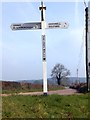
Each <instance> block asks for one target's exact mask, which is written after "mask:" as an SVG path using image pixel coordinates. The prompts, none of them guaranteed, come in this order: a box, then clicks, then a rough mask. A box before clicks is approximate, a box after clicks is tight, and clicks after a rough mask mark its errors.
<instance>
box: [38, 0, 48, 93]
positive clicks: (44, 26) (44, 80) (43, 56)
mask: <svg viewBox="0 0 90 120" xmlns="http://www.w3.org/2000/svg"><path fill="white" fill-rule="evenodd" d="M39 9H40V10H41V29H42V62H43V93H44V95H47V62H46V35H45V28H46V22H45V10H46V7H45V6H44V3H43V2H41V7H39Z"/></svg>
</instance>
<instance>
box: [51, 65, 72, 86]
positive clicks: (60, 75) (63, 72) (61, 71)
mask: <svg viewBox="0 0 90 120" xmlns="http://www.w3.org/2000/svg"><path fill="white" fill-rule="evenodd" d="M68 75H70V71H69V70H68V69H66V68H65V67H64V65H62V64H59V63H58V64H56V65H55V66H54V68H53V69H52V72H51V76H52V77H54V78H56V79H57V83H58V85H60V84H61V80H62V79H64V78H66V76H68Z"/></svg>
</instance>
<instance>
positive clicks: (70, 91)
mask: <svg viewBox="0 0 90 120" xmlns="http://www.w3.org/2000/svg"><path fill="white" fill-rule="evenodd" d="M51 94H58V95H73V94H79V93H77V90H75V89H70V88H66V89H64V90H55V91H48V95H51ZM11 95H12V94H0V96H11ZM13 95H43V92H27V93H15V94H13Z"/></svg>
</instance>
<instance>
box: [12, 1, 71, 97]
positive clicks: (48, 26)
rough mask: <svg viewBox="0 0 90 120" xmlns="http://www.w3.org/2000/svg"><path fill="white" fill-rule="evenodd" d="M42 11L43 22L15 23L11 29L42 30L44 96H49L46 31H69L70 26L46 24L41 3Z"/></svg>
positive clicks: (61, 23) (60, 23)
mask: <svg viewBox="0 0 90 120" xmlns="http://www.w3.org/2000/svg"><path fill="white" fill-rule="evenodd" d="M39 9H40V10H41V22H32V23H31V22H30V23H15V24H11V26H10V27H11V29H12V30H13V31H17V30H38V29H42V36H41V37H42V62H43V93H44V95H47V94H48V90H47V62H46V35H45V29H54V28H55V29H56V28H61V29H67V28H68V26H69V24H68V23H67V22H54V23H46V21H45V10H46V7H45V6H44V2H43V1H42V2H41V6H40V7H39Z"/></svg>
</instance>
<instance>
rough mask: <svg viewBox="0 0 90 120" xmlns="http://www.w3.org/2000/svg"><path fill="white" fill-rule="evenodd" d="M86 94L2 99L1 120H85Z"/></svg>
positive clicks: (86, 113)
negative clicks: (59, 119)
mask: <svg viewBox="0 0 90 120" xmlns="http://www.w3.org/2000/svg"><path fill="white" fill-rule="evenodd" d="M88 114H89V111H88V94H83V95H70V96H60V95H48V96H43V95H41V96H8V97H2V116H3V118H87V116H88Z"/></svg>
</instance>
